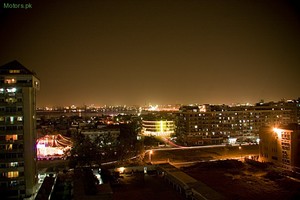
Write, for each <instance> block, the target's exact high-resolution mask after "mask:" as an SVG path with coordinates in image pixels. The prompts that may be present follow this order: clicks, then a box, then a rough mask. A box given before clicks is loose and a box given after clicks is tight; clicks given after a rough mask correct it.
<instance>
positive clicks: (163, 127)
mask: <svg viewBox="0 0 300 200" xmlns="http://www.w3.org/2000/svg"><path fill="white" fill-rule="evenodd" d="M174 129H175V123H174V121H172V120H143V121H142V134H143V135H145V136H162V137H170V136H171V135H172V134H173V133H174Z"/></svg>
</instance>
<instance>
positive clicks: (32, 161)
mask: <svg viewBox="0 0 300 200" xmlns="http://www.w3.org/2000/svg"><path fill="white" fill-rule="evenodd" d="M39 87H40V81H39V79H38V78H37V77H36V75H35V73H33V72H32V71H30V70H28V69H27V68H25V67H24V66H23V65H21V64H20V63H19V62H17V61H12V62H10V63H7V64H5V65H3V66H1V67H0V193H1V195H2V194H3V195H4V196H5V199H23V198H24V197H29V196H31V195H32V194H33V193H34V192H35V189H36V188H35V187H36V183H37V169H36V112H35V110H36V91H37V90H39ZM2 197H3V196H1V197H0V198H1V199H2Z"/></svg>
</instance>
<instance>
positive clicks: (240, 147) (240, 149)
mask: <svg viewBox="0 0 300 200" xmlns="http://www.w3.org/2000/svg"><path fill="white" fill-rule="evenodd" d="M239 151H240V153H241V159H242V157H243V156H242V146H241V145H240V146H239Z"/></svg>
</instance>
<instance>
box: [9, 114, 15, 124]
mask: <svg viewBox="0 0 300 200" xmlns="http://www.w3.org/2000/svg"><path fill="white" fill-rule="evenodd" d="M9 119H10V123H11V124H13V123H14V117H12V116H11V117H9Z"/></svg>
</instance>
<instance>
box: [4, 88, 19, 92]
mask: <svg viewBox="0 0 300 200" xmlns="http://www.w3.org/2000/svg"><path fill="white" fill-rule="evenodd" d="M6 91H7V92H16V91H17V89H16V88H7V89H6Z"/></svg>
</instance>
